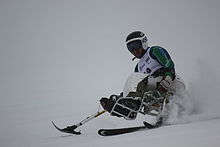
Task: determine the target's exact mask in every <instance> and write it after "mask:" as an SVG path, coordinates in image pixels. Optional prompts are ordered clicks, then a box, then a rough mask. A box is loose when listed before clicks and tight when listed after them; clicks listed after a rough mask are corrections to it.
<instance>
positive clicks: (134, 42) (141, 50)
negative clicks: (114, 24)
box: [100, 31, 184, 118]
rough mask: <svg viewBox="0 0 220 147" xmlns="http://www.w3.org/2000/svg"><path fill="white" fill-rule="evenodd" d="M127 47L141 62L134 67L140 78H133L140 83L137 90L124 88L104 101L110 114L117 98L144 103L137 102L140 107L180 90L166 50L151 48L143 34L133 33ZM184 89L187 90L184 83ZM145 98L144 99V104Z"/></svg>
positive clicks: (132, 79) (102, 100)
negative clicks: (128, 98) (145, 102)
mask: <svg viewBox="0 0 220 147" xmlns="http://www.w3.org/2000/svg"><path fill="white" fill-rule="evenodd" d="M126 45H127V49H128V50H129V52H131V53H132V54H133V55H134V56H135V57H134V58H137V59H139V62H138V63H137V65H136V67H135V73H140V74H139V75H137V74H134V75H135V76H136V77H137V76H138V77H139V81H138V83H136V85H135V86H136V89H135V90H134V89H133V90H132V89H131V86H130V85H129V86H127V88H126V86H125V88H124V91H123V93H122V94H121V95H112V96H110V98H109V99H108V98H102V99H101V100H100V102H101V105H102V106H103V108H104V109H106V110H107V111H109V112H112V109H113V106H114V105H115V102H116V101H117V99H118V98H121V97H124V98H126V97H133V100H136V101H137V100H139V101H141V100H142V102H136V104H137V106H139V105H141V103H143V102H144V101H148V100H150V99H152V100H155V98H158V99H161V98H165V97H166V95H167V93H168V92H169V93H174V92H175V88H178V86H176V87H175V86H174V85H175V83H177V82H175V81H177V80H176V79H178V80H179V81H181V79H180V78H179V77H178V76H177V75H176V73H175V67H174V62H173V60H172V59H171V56H170V55H169V53H168V52H167V50H166V49H164V48H163V47H160V46H151V47H150V46H148V39H147V37H146V35H145V34H144V33H142V32H140V31H135V32H132V33H130V34H129V35H128V36H127V38H126ZM134 75H132V76H131V77H130V81H129V80H128V81H127V84H126V85H128V83H132V82H131V81H134V79H135V77H134ZM135 86H133V87H135ZM181 86H182V87H184V83H183V82H182V85H181ZM128 87H129V88H128ZM143 98H145V100H144V101H143ZM124 101H125V100H124ZM161 103H162V102H159V101H158V103H152V106H153V105H155V107H159V106H160V105H161ZM114 108H115V107H114ZM145 111H147V110H145ZM111 114H112V115H115V116H118V117H120V116H123V115H120V114H116V113H111ZM135 117H136V116H134V118H135Z"/></svg>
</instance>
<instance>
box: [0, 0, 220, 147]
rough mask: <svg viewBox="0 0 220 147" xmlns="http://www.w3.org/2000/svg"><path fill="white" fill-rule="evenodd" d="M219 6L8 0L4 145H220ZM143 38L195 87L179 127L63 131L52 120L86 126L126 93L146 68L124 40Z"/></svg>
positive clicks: (0, 125)
mask: <svg viewBox="0 0 220 147" xmlns="http://www.w3.org/2000/svg"><path fill="white" fill-rule="evenodd" d="M219 8H220V2H219V1H216V0H209V1H205V0H202V1H201V0H193V1H192V0H185V1H178V0H167V1H163V0H159V1H155V0H148V1H144V0H137V1H130V0H126V1H125V0H119V1H102V0H95V1H91V2H90V1H58V0H53V1H52V0H45V1H34V0H20V1H16V0H1V1H0V20H1V25H0V32H1V33H0V69H1V72H0V130H1V131H0V146H2V147H14V146H16V147H30V146H31V147H60V146H64V147H70V146H71V147H72V146H74V147H87V146H98V147H99V146H105V147H109V146H114V147H117V146H120V147H121V146H126V147H130V146H131V147H133V146H163V147H170V146H178V147H185V146H187V147H191V146H193V147H203V146H204V147H207V146H210V147H211V146H213V147H216V146H218V145H219V144H220V126H219V124H220V111H219V105H220V99H219V85H220V80H219V75H220V70H219V63H220V60H219V53H220V51H219V49H218V46H219V38H220V32H219V26H220V19H219V17H218V15H217V14H219V11H220V9H219ZM133 30H142V31H143V32H146V34H147V36H148V37H149V45H160V46H163V47H165V48H167V49H168V51H169V53H170V54H171V56H172V57H173V59H174V61H175V63H176V71H177V72H178V74H179V75H180V76H181V77H182V78H183V79H184V80H185V83H186V85H187V93H181V94H180V96H176V97H175V98H176V99H175V102H176V103H175V104H174V105H172V108H173V109H172V113H171V115H170V117H169V119H168V123H169V124H170V125H167V126H164V127H161V128H158V129H153V130H143V131H138V132H134V133H129V134H124V135H120V136H112V137H102V136H99V135H98V134H97V131H98V129H100V128H117V127H125V126H136V125H142V121H143V120H147V121H152V118H150V117H148V116H143V115H139V116H138V118H137V119H136V120H134V121H126V120H123V119H120V118H116V117H111V116H110V115H109V114H108V113H105V114H103V115H101V116H100V117H98V118H96V119H94V120H92V121H90V122H88V123H86V124H84V125H83V126H82V127H80V128H79V130H81V131H82V135H79V136H75V135H68V134H64V133H60V132H58V131H57V130H55V128H54V127H53V126H52V123H51V121H54V122H55V123H56V124H57V125H58V126H60V127H66V126H67V125H72V124H76V123H78V122H79V121H81V120H83V119H85V118H86V117H87V116H89V115H91V114H93V113H95V112H97V111H98V108H99V99H100V98H101V97H103V96H109V95H110V94H119V93H120V92H121V90H122V89H123V86H124V84H125V81H126V79H127V77H128V76H129V75H130V74H131V73H132V72H133V69H134V67H135V65H136V62H137V61H134V62H132V61H131V59H132V55H130V54H129V52H128V51H127V49H126V46H125V42H124V41H125V37H126V35H127V34H128V33H130V32H131V31H133ZM178 103H181V104H182V106H183V107H179V106H178Z"/></svg>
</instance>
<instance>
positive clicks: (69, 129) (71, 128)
mask: <svg viewBox="0 0 220 147" xmlns="http://www.w3.org/2000/svg"><path fill="white" fill-rule="evenodd" d="M52 124H53V126H54V127H55V128H56V129H57V130H58V131H60V132H64V133H70V134H75V135H80V134H81V132H80V131H78V132H77V131H75V129H76V128H77V126H76V125H73V126H68V127H66V128H63V129H61V128H59V127H58V126H57V125H55V123H54V122H53V121H52Z"/></svg>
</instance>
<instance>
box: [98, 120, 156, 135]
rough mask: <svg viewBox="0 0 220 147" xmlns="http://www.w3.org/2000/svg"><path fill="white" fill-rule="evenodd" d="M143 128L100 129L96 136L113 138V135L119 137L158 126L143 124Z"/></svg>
mask: <svg viewBox="0 0 220 147" xmlns="http://www.w3.org/2000/svg"><path fill="white" fill-rule="evenodd" d="M143 123H144V126H137V127H128V128H118V129H100V130H99V131H98V134H99V135H101V136H113V135H121V134H125V133H131V132H135V131H139V130H143V129H153V128H157V127H159V126H155V125H152V124H150V123H148V122H143Z"/></svg>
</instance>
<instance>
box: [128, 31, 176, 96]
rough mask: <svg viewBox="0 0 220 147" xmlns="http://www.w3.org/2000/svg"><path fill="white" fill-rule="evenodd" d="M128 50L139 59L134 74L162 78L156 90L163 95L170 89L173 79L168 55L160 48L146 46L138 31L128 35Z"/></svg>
mask: <svg viewBox="0 0 220 147" xmlns="http://www.w3.org/2000/svg"><path fill="white" fill-rule="evenodd" d="M126 45H127V48H128V50H129V51H130V52H131V53H132V54H133V55H134V56H135V58H138V59H140V60H139V62H138V64H137V65H136V67H135V72H141V73H145V74H147V76H154V77H158V76H162V77H163V78H162V80H161V81H159V82H158V84H157V87H156V89H157V90H158V91H159V92H160V93H161V94H164V93H166V92H167V91H168V89H169V88H170V87H171V85H172V83H173V80H174V79H175V77H176V75H175V68H174V62H173V61H172V59H171V57H170V55H169V53H168V52H167V51H166V50H165V49H164V48H162V47H160V46H152V47H149V46H148V39H147V37H146V35H145V34H144V33H142V32H140V31H135V32H132V33H130V34H129V35H128V36H127V38H126Z"/></svg>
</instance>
